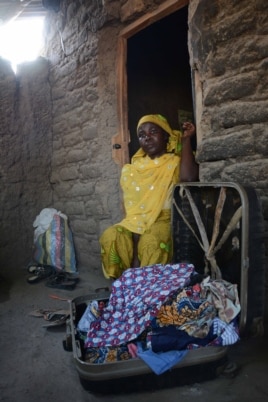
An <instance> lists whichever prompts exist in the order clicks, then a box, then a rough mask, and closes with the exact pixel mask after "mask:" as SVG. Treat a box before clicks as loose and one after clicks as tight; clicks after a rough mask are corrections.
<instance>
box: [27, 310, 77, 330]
mask: <svg viewBox="0 0 268 402" xmlns="http://www.w3.org/2000/svg"><path fill="white" fill-rule="evenodd" d="M29 315H30V316H32V317H38V318H40V317H41V318H44V320H46V321H48V323H47V324H44V325H42V327H43V328H48V327H56V326H61V325H64V324H65V323H66V321H67V319H68V318H69V316H70V312H69V310H62V309H61V310H43V309H39V310H35V311H32V312H31V313H29Z"/></svg>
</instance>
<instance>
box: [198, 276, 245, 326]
mask: <svg viewBox="0 0 268 402" xmlns="http://www.w3.org/2000/svg"><path fill="white" fill-rule="evenodd" d="M200 286H201V294H202V297H204V298H206V299H207V300H209V301H210V303H213V304H214V306H215V307H216V309H217V315H218V317H219V318H220V319H221V320H222V321H224V322H226V323H229V322H231V321H232V320H233V319H234V318H235V317H236V316H237V315H238V313H239V312H240V310H241V306H240V302H239V297H238V290H237V285H236V284H232V283H230V282H227V281H225V280H213V281H211V280H210V277H209V276H208V277H207V278H205V279H204V280H203V281H202V283H201V285H200Z"/></svg>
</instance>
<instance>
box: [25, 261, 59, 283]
mask: <svg viewBox="0 0 268 402" xmlns="http://www.w3.org/2000/svg"><path fill="white" fill-rule="evenodd" d="M28 272H29V274H31V276H30V277H29V278H27V282H28V283H37V282H40V281H41V280H43V279H47V278H49V277H50V276H51V275H53V274H54V273H55V269H54V268H53V267H51V266H50V265H34V264H30V265H29V266H28Z"/></svg>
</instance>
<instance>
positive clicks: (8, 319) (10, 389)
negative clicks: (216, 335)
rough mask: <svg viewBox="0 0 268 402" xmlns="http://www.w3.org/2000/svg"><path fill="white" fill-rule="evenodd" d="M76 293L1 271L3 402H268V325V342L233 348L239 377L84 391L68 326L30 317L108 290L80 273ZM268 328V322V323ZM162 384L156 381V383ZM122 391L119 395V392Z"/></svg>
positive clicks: (22, 270) (0, 387)
mask: <svg viewBox="0 0 268 402" xmlns="http://www.w3.org/2000/svg"><path fill="white" fill-rule="evenodd" d="M79 276H80V281H79V283H78V284H77V286H76V288H75V289H74V290H69V291H66V290H59V289H50V288H48V287H46V286H45V284H44V281H43V282H39V283H37V284H28V283H27V280H26V279H27V277H28V273H27V270H26V268H25V267H17V268H14V269H5V267H3V268H1V271H0V320H1V337H0V351H1V355H0V356H1V360H0V361H1V363H0V401H5V402H14V401H19V402H36V401H38V402H47V401H52V402H53V401H55V402H63V401H65V402H68V401H70V402H71V401H72V402H73V401H75V402H83V401H92V402H93V401H94V402H97V401H107V402H108V401H109V402H110V401H111V402H112V401H113V402H115V401H116V402H121V401H122V402H123V401H124V402H125V401H126V399H127V400H128V401H129V402H132V401H136V400H137V401H142V402H146V401H152V400H154V401H155V402H158V401H159V402H160V401H163V400H165V401H167V402H168V401H180V402H188V401H189V402H190V401H191V402H192V401H193V399H194V400H195V401H202V402H204V401H206V402H214V401H216V400H217V401H218V402H221V401H222V402H223V401H224V402H235V401H237V402H238V401H243V402H252V401H253V400H254V402H258V401H264V400H268V344H267V341H266V339H267V333H268V331H267V325H265V333H264V336H263V337H258V338H251V339H244V340H241V341H240V342H238V343H237V344H236V345H233V346H232V347H231V348H230V350H229V352H228V356H229V359H230V361H231V362H235V363H236V364H237V367H238V372H237V373H236V375H235V376H223V375H220V376H218V377H216V378H215V379H213V380H209V381H204V382H196V381H195V380H194V379H193V382H192V383H191V384H190V385H184V386H177V387H176V386H175V387H172V388H167V389H166V388H165V389H160V390H156V389H154V387H153V386H152V388H151V389H149V390H147V391H144V390H143V389H142V388H140V389H136V392H135V393H130V394H128V395H126V394H125V393H120V392H118V393H117V394H112V393H110V394H109V392H108V394H107V393H106V394H105V395H103V394H99V393H98V394H96V393H93V392H90V391H87V390H85V389H84V388H83V387H82V386H81V383H80V380H79V376H78V373H77V371H76V368H75V365H74V362H73V358H72V353H71V352H67V351H65V350H64V348H63V340H64V339H65V333H66V330H65V325H63V326H61V327H54V328H44V327H43V325H45V324H46V323H47V322H46V321H45V320H44V319H43V317H40V318H37V317H33V316H31V315H29V313H31V312H32V311H34V310H37V309H60V308H62V309H69V302H68V301H64V300H59V299H55V298H52V297H51V295H56V296H57V297H59V298H63V299H73V298H75V297H77V296H82V295H86V294H88V293H90V292H92V291H94V289H95V288H96V287H100V286H109V285H110V284H109V283H108V281H106V280H105V279H104V278H103V277H102V275H101V274H100V275H99V276H94V277H93V276H92V275H91V274H90V273H89V272H88V270H87V269H85V268H83V269H82V268H81V270H80V272H79ZM265 322H266V323H267V320H266V321H265ZM156 381H157V378H156ZM118 391H120V390H118Z"/></svg>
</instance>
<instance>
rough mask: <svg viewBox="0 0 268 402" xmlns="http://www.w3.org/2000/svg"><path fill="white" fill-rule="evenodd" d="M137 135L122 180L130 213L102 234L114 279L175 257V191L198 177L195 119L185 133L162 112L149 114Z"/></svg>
mask: <svg viewBox="0 0 268 402" xmlns="http://www.w3.org/2000/svg"><path fill="white" fill-rule="evenodd" d="M137 134H138V139H139V144H140V149H139V150H138V152H137V153H136V154H135V155H134V156H133V157H132V160H131V164H126V165H125V166H123V169H122V174H121V180H120V184H121V188H122V191H123V200H124V207H125V213H126V216H125V218H124V219H123V220H122V221H121V222H119V223H118V224H116V225H113V226H111V227H109V228H108V229H106V230H105V231H104V233H103V234H102V236H101V237H100V244H101V257H102V267H103V273H104V276H105V277H106V278H111V279H116V278H119V277H120V276H121V274H122V273H123V271H124V270H126V269H128V268H137V267H142V266H148V265H152V264H166V263H168V262H170V261H171V259H172V236H171V225H170V220H171V199H172V191H173V188H174V185H175V184H176V183H178V182H179V181H180V182H184V181H196V180H198V165H197V163H196V162H195V158H194V154H193V150H192V146H191V138H192V137H193V136H194V135H195V126H194V125H193V124H192V123H189V122H186V123H184V124H183V134H181V133H180V132H179V131H175V130H172V129H171V127H170V125H169V123H168V122H167V120H166V118H165V117H163V116H162V115H146V116H143V117H142V118H141V119H140V121H139V122H138V126H137Z"/></svg>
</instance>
